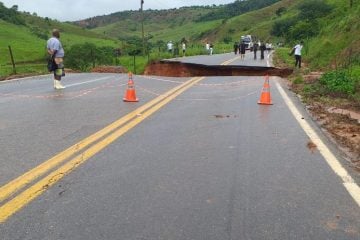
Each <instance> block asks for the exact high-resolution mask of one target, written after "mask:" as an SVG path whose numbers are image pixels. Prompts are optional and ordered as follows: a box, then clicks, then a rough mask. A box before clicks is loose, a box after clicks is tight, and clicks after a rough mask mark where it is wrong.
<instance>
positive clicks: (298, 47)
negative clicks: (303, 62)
mask: <svg viewBox="0 0 360 240" xmlns="http://www.w3.org/2000/svg"><path fill="white" fill-rule="evenodd" d="M294 48H295V55H299V56H301V49H302V48H303V46H302V45H301V44H297V45H296V46H295V47H294Z"/></svg>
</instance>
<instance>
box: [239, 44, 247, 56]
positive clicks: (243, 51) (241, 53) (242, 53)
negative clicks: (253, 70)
mask: <svg viewBox="0 0 360 240" xmlns="http://www.w3.org/2000/svg"><path fill="white" fill-rule="evenodd" d="M245 51H246V45H245V43H244V41H241V44H240V55H241V59H244V58H245Z"/></svg>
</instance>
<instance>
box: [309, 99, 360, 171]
mask: <svg viewBox="0 0 360 240" xmlns="http://www.w3.org/2000/svg"><path fill="white" fill-rule="evenodd" d="M308 109H309V110H310V112H311V114H312V115H313V117H314V119H315V120H316V121H317V122H318V123H319V124H320V126H321V127H323V128H324V129H325V130H326V133H327V135H328V136H329V137H330V138H331V139H332V140H333V141H335V142H336V144H337V146H338V147H339V148H340V150H342V151H343V152H344V153H345V154H346V155H347V157H348V159H350V161H351V163H352V165H353V167H354V168H355V169H356V170H357V171H359V172H360V123H359V120H358V119H356V118H355V119H354V118H352V117H351V115H350V114H342V113H335V112H332V111H331V108H328V107H326V106H324V104H320V103H316V102H314V103H312V105H311V106H309V107H308ZM347 111H348V110H347ZM347 111H346V112H347ZM351 112H353V111H351Z"/></svg>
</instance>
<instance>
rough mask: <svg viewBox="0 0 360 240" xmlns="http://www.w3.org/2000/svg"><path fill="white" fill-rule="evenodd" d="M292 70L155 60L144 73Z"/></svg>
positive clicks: (270, 72)
mask: <svg viewBox="0 0 360 240" xmlns="http://www.w3.org/2000/svg"><path fill="white" fill-rule="evenodd" d="M292 72H293V70H292V69H289V68H275V67H260V66H237V65H236V66H235V65H204V64H195V63H184V62H178V61H166V60H162V61H155V62H152V63H150V64H149V65H148V66H147V67H146V69H145V71H144V75H156V76H166V77H196V76H264V75H269V76H279V77H287V76H289V75H290V74H291V73H292Z"/></svg>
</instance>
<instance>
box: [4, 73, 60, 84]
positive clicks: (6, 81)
mask: <svg viewBox="0 0 360 240" xmlns="http://www.w3.org/2000/svg"><path fill="white" fill-rule="evenodd" d="M52 75H53V74H43V75H37V76H29V77H23V78H14V79H10V80H3V81H0V84H1V83H10V82H16V81H21V80H27V79H33V78H41V80H48V79H47V78H44V77H49V76H52Z"/></svg>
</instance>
